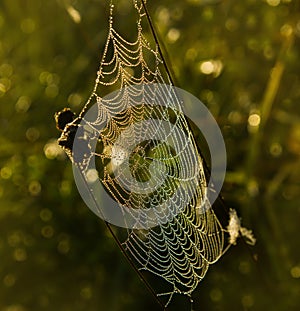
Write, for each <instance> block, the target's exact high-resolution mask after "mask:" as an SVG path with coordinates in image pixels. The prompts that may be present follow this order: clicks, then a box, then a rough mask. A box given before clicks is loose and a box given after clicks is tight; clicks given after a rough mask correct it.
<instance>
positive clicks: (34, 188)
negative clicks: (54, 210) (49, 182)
mask: <svg viewBox="0 0 300 311" xmlns="http://www.w3.org/2000/svg"><path fill="white" fill-rule="evenodd" d="M41 189H42V187H41V184H40V183H39V182H38V181H37V180H33V181H31V182H30V183H29V186H28V191H29V193H30V194H31V195H32V196H37V195H39V194H40V192H41Z"/></svg>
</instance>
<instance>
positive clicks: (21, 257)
mask: <svg viewBox="0 0 300 311" xmlns="http://www.w3.org/2000/svg"><path fill="white" fill-rule="evenodd" d="M14 259H15V261H18V262H22V261H25V260H26V259H27V253H26V250H25V249H24V248H16V249H15V251H14Z"/></svg>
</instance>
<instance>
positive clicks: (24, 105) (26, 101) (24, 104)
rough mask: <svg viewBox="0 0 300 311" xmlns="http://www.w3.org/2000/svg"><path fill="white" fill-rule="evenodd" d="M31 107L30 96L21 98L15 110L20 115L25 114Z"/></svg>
mask: <svg viewBox="0 0 300 311" xmlns="http://www.w3.org/2000/svg"><path fill="white" fill-rule="evenodd" d="M30 105H31V99H30V98H29V97H28V96H21V97H19V99H18V101H17V103H16V105H15V109H16V111H17V112H19V113H25V112H27V110H28V109H29V107H30Z"/></svg>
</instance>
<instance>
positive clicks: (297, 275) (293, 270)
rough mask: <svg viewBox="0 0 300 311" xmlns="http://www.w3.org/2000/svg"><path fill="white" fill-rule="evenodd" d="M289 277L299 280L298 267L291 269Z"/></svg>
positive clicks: (299, 271) (299, 272)
mask: <svg viewBox="0 0 300 311" xmlns="http://www.w3.org/2000/svg"><path fill="white" fill-rule="evenodd" d="M290 272H291V276H292V277H293V278H295V279H299V278H300V267H299V266H295V267H293V268H292V269H291V271H290Z"/></svg>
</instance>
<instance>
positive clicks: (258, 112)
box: [0, 0, 300, 311]
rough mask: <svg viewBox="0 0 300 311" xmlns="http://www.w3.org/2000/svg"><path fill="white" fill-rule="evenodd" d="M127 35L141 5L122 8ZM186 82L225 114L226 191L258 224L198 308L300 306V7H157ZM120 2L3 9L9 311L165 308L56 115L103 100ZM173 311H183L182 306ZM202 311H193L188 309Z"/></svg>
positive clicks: (1, 121)
mask: <svg viewBox="0 0 300 311" xmlns="http://www.w3.org/2000/svg"><path fill="white" fill-rule="evenodd" d="M115 2H116V7H117V9H118V10H119V16H118V21H119V22H120V25H123V27H125V26H124V25H126V32H128V33H130V32H131V29H132V30H133V29H134V24H133V23H129V17H128V14H129V12H130V7H131V1H129V0H120V1H117V0H116V1H115ZM148 8H149V11H150V13H151V16H152V18H153V21H154V22H155V25H156V28H157V29H158V32H159V35H160V39H161V41H162V42H164V45H165V47H166V50H167V51H168V63H169V64H170V65H172V70H173V72H174V74H175V77H176V80H177V83H178V86H180V87H182V88H183V89H185V90H187V91H189V92H191V93H192V94H194V95H195V96H197V97H199V98H200V99H201V100H202V101H203V102H204V103H205V104H206V105H207V106H208V108H209V109H210V110H211V112H212V113H213V114H214V116H215V117H216V119H217V121H218V123H219V125H220V127H221V129H222V132H223V135H224V139H225V143H226V147H227V154H228V173H227V177H226V182H225V185H224V191H223V196H224V198H225V200H226V202H227V205H228V206H230V207H234V208H236V209H237V210H238V212H239V214H240V215H241V217H242V218H243V223H244V225H245V226H246V227H249V228H252V229H253V231H254V233H255V236H256V238H257V245H256V246H255V247H251V248H249V247H248V246H246V245H245V243H243V242H242V241H239V243H238V245H237V246H234V247H232V248H231V249H230V251H229V252H228V253H226V254H225V256H224V257H222V258H221V260H220V261H219V262H218V263H217V264H215V265H214V266H212V267H211V268H210V270H209V271H208V273H207V275H206V277H205V279H204V280H203V281H202V282H201V283H200V285H199V287H198V289H197V291H196V294H195V309H196V310H202V311H206V310H208V311H210V310H220V311H221V310H225V311H227V310H258V311H260V310H265V309H266V308H269V309H271V310H299V309H300V249H299V247H300V245H299V225H300V223H299V221H300V174H299V172H300V114H299V113H300V74H299V73H300V61H299V53H300V2H299V1H296V0H266V1H262V0H244V1H234V0H221V1H210V0H177V1H174V0H160V1H158V0H148ZM107 12H108V1H104V0H77V1H72V0H69V1H67V0H13V1H12V0H1V2H0V129H1V131H0V204H1V207H0V310H1V311H2V310H3V311H31V310H32V311H37V310H45V311H46V310H49V311H50V310H51V311H52V310H64V311H67V310H72V311H79V310H85V311H86V310H89V311H94V310H95V311H96V310H112V311H117V310H159V308H158V307H157V305H156V304H155V302H154V301H153V298H152V297H151V295H149V293H148V292H147V290H146V288H145V287H144V286H143V285H142V283H141V282H140V280H139V279H138V277H137V275H136V274H135V272H134V271H133V269H132V268H131V267H130V266H129V265H128V263H127V262H126V260H125V259H124V257H123V255H122V254H121V252H120V250H119V249H118V247H117V245H116V243H115V242H114V240H113V239H112V237H111V236H110V234H109V232H108V231H107V229H106V228H105V226H104V224H103V222H102V221H101V220H100V219H98V218H97V217H96V216H95V215H94V214H93V213H92V212H91V211H90V210H89V209H88V208H87V207H86V206H85V205H84V203H83V202H82V200H81V198H80V197H79V194H78V192H77V190H76V187H75V184H74V181H73V175H72V169H71V163H70V161H69V160H68V159H67V158H66V156H65V155H64V153H63V152H62V151H61V150H60V149H59V148H58V146H57V144H56V138H57V137H58V136H59V133H58V132H57V130H56V128H55V124H54V119H53V115H54V113H55V112H56V111H59V110H61V109H62V108H64V107H65V106H68V107H71V108H72V109H73V110H74V111H76V112H79V111H80V109H81V108H82V106H83V104H84V102H85V101H86V100H87V98H88V97H89V95H90V93H91V91H92V89H93V86H94V80H95V77H96V71H97V68H98V63H99V60H100V57H101V53H102V51H103V44H104V41H105V38H106V34H107ZM170 309H171V310H183V309H182V307H180V308H179V307H176V303H173V304H171V306H170ZM188 309H189V308H187V310H188Z"/></svg>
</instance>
